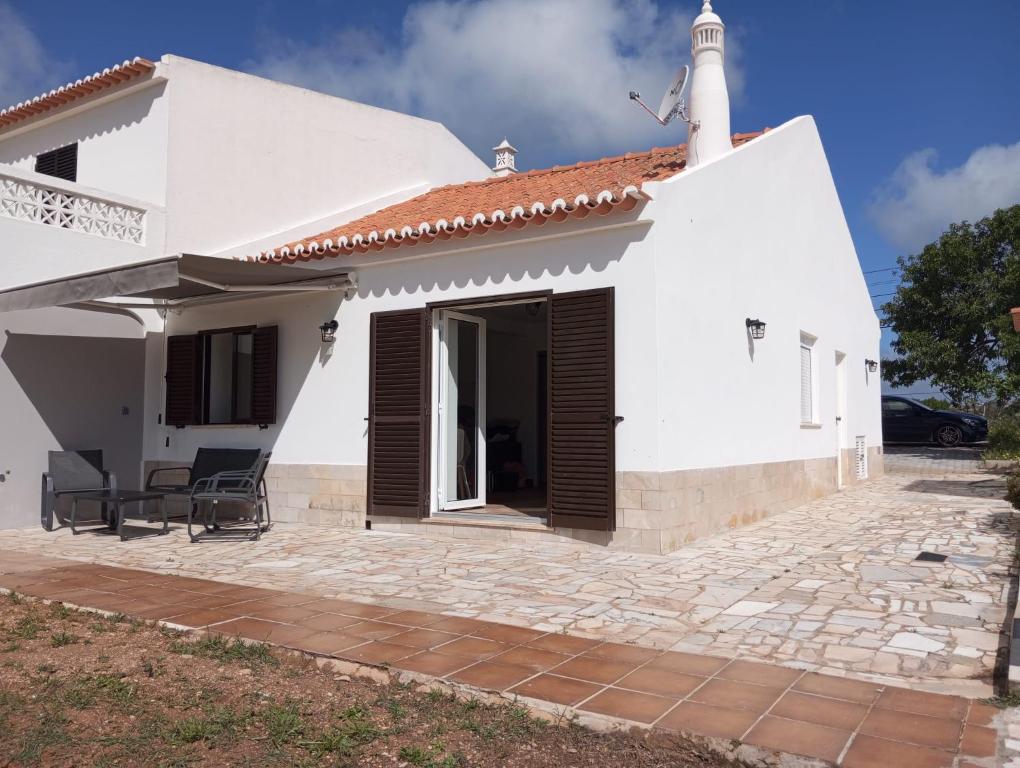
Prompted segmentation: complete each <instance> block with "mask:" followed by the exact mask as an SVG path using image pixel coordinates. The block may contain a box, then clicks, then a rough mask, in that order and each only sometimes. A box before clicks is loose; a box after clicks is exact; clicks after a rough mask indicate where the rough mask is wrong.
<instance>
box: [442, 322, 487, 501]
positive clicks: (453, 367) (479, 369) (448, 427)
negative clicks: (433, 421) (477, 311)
mask: <svg viewBox="0 0 1020 768" xmlns="http://www.w3.org/2000/svg"><path fill="white" fill-rule="evenodd" d="M439 358H440V360H439V467H438V469H439V508H440V509H443V510H452V509H467V508H470V507H484V506H485V486H486V474H485V320H484V319H482V318H480V317H472V316H471V315H462V314H459V313H457V312H451V311H448V310H443V311H441V312H440V322H439Z"/></svg>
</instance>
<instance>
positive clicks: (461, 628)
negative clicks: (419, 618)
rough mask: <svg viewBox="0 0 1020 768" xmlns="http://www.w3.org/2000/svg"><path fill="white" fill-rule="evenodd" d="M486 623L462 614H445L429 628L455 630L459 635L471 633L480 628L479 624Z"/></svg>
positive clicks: (446, 630)
mask: <svg viewBox="0 0 1020 768" xmlns="http://www.w3.org/2000/svg"><path fill="white" fill-rule="evenodd" d="M484 623H485V622H481V621H478V620H477V619H467V618H464V617H461V616H444V617H443V618H442V619H440V620H439V621H437V622H436V623H435V624H432V625H430V626H429V629H438V630H441V631H443V632H453V633H454V634H457V635H470V634H473V633H474V631H475V630H476V629H478V627H479V625H481V624H484Z"/></svg>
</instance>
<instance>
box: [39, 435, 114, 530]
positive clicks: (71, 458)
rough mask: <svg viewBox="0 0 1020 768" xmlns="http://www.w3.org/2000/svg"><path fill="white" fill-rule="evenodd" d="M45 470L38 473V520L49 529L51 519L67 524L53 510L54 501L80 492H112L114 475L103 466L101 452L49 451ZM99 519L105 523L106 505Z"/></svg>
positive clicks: (54, 508) (55, 504)
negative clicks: (46, 469)
mask: <svg viewBox="0 0 1020 768" xmlns="http://www.w3.org/2000/svg"><path fill="white" fill-rule="evenodd" d="M48 467H49V470H48V471H47V472H43V475H42V514H41V518H40V522H41V523H42V527H43V528H44V529H45V530H47V531H52V530H53V527H54V521H56V522H57V523H59V524H60V525H67V524H68V521H67V518H65V517H64V516H63V514H62V513H61V512H60V511H59V510H58V509H57V500H58V499H59V498H60V497H61V496H68V495H72V494H75V493H81V492H83V491H116V490H117V476H116V475H114V473H113V472H108V471H107V470H104V469H103V452H102V451H101V450H88V451H50V452H49V462H48ZM102 515H103V519H104V520H105V521H106V522H107V523H109V522H110V518H109V514H108V509H107V505H106V504H103V506H102Z"/></svg>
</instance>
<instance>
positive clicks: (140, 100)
mask: <svg viewBox="0 0 1020 768" xmlns="http://www.w3.org/2000/svg"><path fill="white" fill-rule="evenodd" d="M168 101H169V100H168V94H167V83H166V82H163V81H150V82H149V83H148V85H147V86H146V87H144V88H141V89H139V90H133V91H131V92H130V93H126V94H124V95H121V96H119V97H117V98H112V99H104V100H102V101H101V102H99V103H97V104H95V105H94V106H93V105H89V104H82V106H81V107H78V108H75V109H73V110H69V111H68V112H67V113H66V114H58V115H53V116H52V117H50V118H48V119H46V120H41V121H38V122H37V123H30V124H26V125H25V126H24V127H21V128H19V129H18V130H17V131H12V132H11V133H10V134H5V133H0V163H6V164H9V165H13V166H15V167H18V168H23V169H25V170H30V171H31V170H34V169H35V158H36V155H38V154H41V153H43V152H48V151H50V150H51V149H56V148H57V147H62V146H65V145H67V144H73V143H74V142H78V179H77V181H78V183H79V184H83V185H85V186H87V187H93V188H97V189H102V190H105V191H106V192H112V193H114V194H119V195H124V196H127V197H134V198H138V199H140V200H145V201H148V202H151V203H156V204H158V205H162V204H163V203H164V201H165V199H166V179H167V127H168V122H167V119H168Z"/></svg>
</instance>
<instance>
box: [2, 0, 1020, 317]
mask: <svg viewBox="0 0 1020 768" xmlns="http://www.w3.org/2000/svg"><path fill="white" fill-rule="evenodd" d="M699 7H700V0H683V2H678V1H677V0H657V1H655V0H620V2H613V1H612V0H585V2H580V1H579V0H478V1H477V2H470V3H459V2H443V1H442V0H423V2H418V3H397V2H389V1H387V0H376V2H373V3H360V2H359V3H341V2H327V1H326V0H310V1H308V2H300V3H294V2H282V0H281V1H277V0H263V1H262V2H252V3H247V2H244V3H242V2H216V1H215V0H206V1H205V2H196V1H195V0H176V2H174V3H146V4H128V3H123V2H113V1H112V0H91V1H90V2H88V3H81V2H65V1H64V0H55V1H54V2H50V3H37V2H24V1H23V0H13V1H11V0H7V1H6V2H5V0H0V101H2V102H4V103H9V102H12V101H16V100H18V99H21V98H25V97H29V96H32V95H34V94H36V93H38V92H39V91H41V90H44V89H47V88H50V87H53V86H55V85H59V84H61V83H63V82H65V81H66V80H69V79H74V78H77V77H81V76H82V75H85V74H88V73H90V72H92V71H94V70H96V69H100V68H103V67H106V66H110V65H111V64H113V63H115V62H118V61H121V60H123V59H125V58H130V57H132V56H135V55H142V56H146V57H149V58H155V57H158V56H160V55H161V54H163V53H167V52H170V53H176V54H180V55H183V56H189V57H192V58H197V59H201V60H204V61H208V62H211V63H214V64H218V65H221V66H225V67H230V68H236V69H243V70H246V71H251V72H256V73H259V74H264V75H267V76H271V77H275V78H278V79H284V80H288V81H291V82H295V83H299V84H302V85H306V86H309V87H313V88H317V89H320V90H326V91H329V92H332V93H336V94H338V95H343V96H348V97H350V98H354V99H357V100H359V101H366V102H369V103H375V104H378V105H380V106H387V107H391V108H396V109H400V110H402V111H408V112H413V113H416V114H421V115H423V116H425V117H430V118H434V119H438V120H441V121H443V122H444V123H446V124H447V126H448V127H449V128H451V130H453V131H454V132H455V133H457V134H458V135H459V136H460V137H461V138H462V139H463V140H464V141H465V142H466V143H468V145H469V146H471V148H472V149H474V150H475V151H476V152H478V153H479V154H480V155H481V156H482V157H483V158H485V159H486V160H488V159H489V156H490V155H491V152H490V150H489V148H490V147H492V146H493V145H494V144H495V143H496V142H498V141H499V139H501V138H502V136H503V134H504V133H507V134H509V136H510V139H511V141H513V143H514V144H515V145H516V146H517V147H518V148H519V149H520V155H519V165H520V166H522V167H525V168H530V167H543V166H547V165H551V164H556V163H571V162H576V161H578V160H585V159H591V158H594V157H600V156H604V155H607V154H614V153H619V152H623V151H627V150H638V149H643V148H647V147H649V146H652V145H660V146H661V145H667V144H671V143H677V142H680V141H682V140H683V138H684V132H683V129H682V126H681V125H679V124H678V125H675V126H671V127H669V128H666V129H662V128H660V127H658V126H657V125H655V124H654V123H652V122H651V120H650V119H648V118H646V117H645V116H644V115H642V114H640V113H639V112H638V111H637V110H636V108H635V107H634V106H633V105H632V104H630V103H629V102H628V100H627V91H628V90H629V89H631V88H636V89H638V90H641V91H642V93H643V94H644V95H645V96H648V97H649V100H651V101H656V100H657V98H658V94H659V93H661V91H662V90H663V89H664V87H665V86H666V84H667V81H668V79H669V75H670V73H671V71H672V70H673V69H675V68H676V67H677V66H679V65H680V64H682V63H685V62H687V61H688V60H689V42H688V38H687V29H688V27H689V24H690V20H691V18H692V17H693V16H694V15H695V14H696V13H697V11H698V10H699ZM715 10H716V11H717V12H718V13H719V14H720V15H721V16H722V17H723V20H724V21H725V22H726V23H727V29H728V31H727V40H728V46H729V48H728V61H727V68H728V77H729V78H730V85H731V90H732V92H733V121H732V122H733V128H734V130H739V131H745V130H747V131H749V130H756V129H759V128H761V127H763V126H766V125H770V126H774V125H778V124H780V123H782V122H784V121H786V120H787V119H789V118H791V117H793V116H796V115H800V114H812V115H814V116H815V118H816V119H817V120H818V124H819V127H820V130H821V133H822V139H823V141H824V143H825V146H826V151H827V153H828V157H829V161H830V163H831V165H832V170H833V173H834V175H835V178H836V183H837V186H838V189H839V193H840V196H841V198H842V200H843V204H844V206H845V209H846V214H847V218H848V220H849V223H850V227H851V230H852V232H853V235H854V239H855V242H856V244H857V249H858V252H859V254H860V257H861V261H862V265H863V267H864V269H865V270H869V271H870V270H876V269H881V268H884V267H890V266H892V265H893V264H894V262H895V258H896V256H897V255H899V254H901V253H905V252H911V251H914V250H916V249H918V248H919V247H920V246H921V245H923V244H924V243H925V242H928V241H929V240H931V239H933V238H934V237H935V236H937V234H938V233H939V232H940V231H941V230H942V228H944V227H945V226H946V225H947V224H949V223H950V222H951V221H953V220H956V219H961V218H971V219H973V218H976V217H979V216H981V215H984V214H986V213H990V212H991V210H992V209H993V208H995V207H998V206H1002V205H1008V204H1011V203H1014V202H1020V87H1018V86H1017V81H1016V77H1015V73H1017V72H1020V45H1017V44H1016V40H1017V38H1018V36H1020V3H1018V2H1016V0H988V1H987V2H981V3H975V2H971V3H965V2H960V0H956V1H954V2H950V0H784V1H783V2H776V1H775V0H767V1H766V0H716V2H715ZM55 20H59V23H54V21H55ZM868 277H869V279H870V280H871V282H873V283H875V288H874V290H873V291H872V293H875V294H883V293H888V292H890V291H892V290H893V289H894V288H895V286H894V285H893V284H891V283H884V284H882V283H883V281H886V280H890V279H893V278H894V275H893V273H889V272H886V273H875V274H872V275H869V276H868ZM880 301H881V299H879V300H878V301H877V302H876V303H880Z"/></svg>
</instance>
